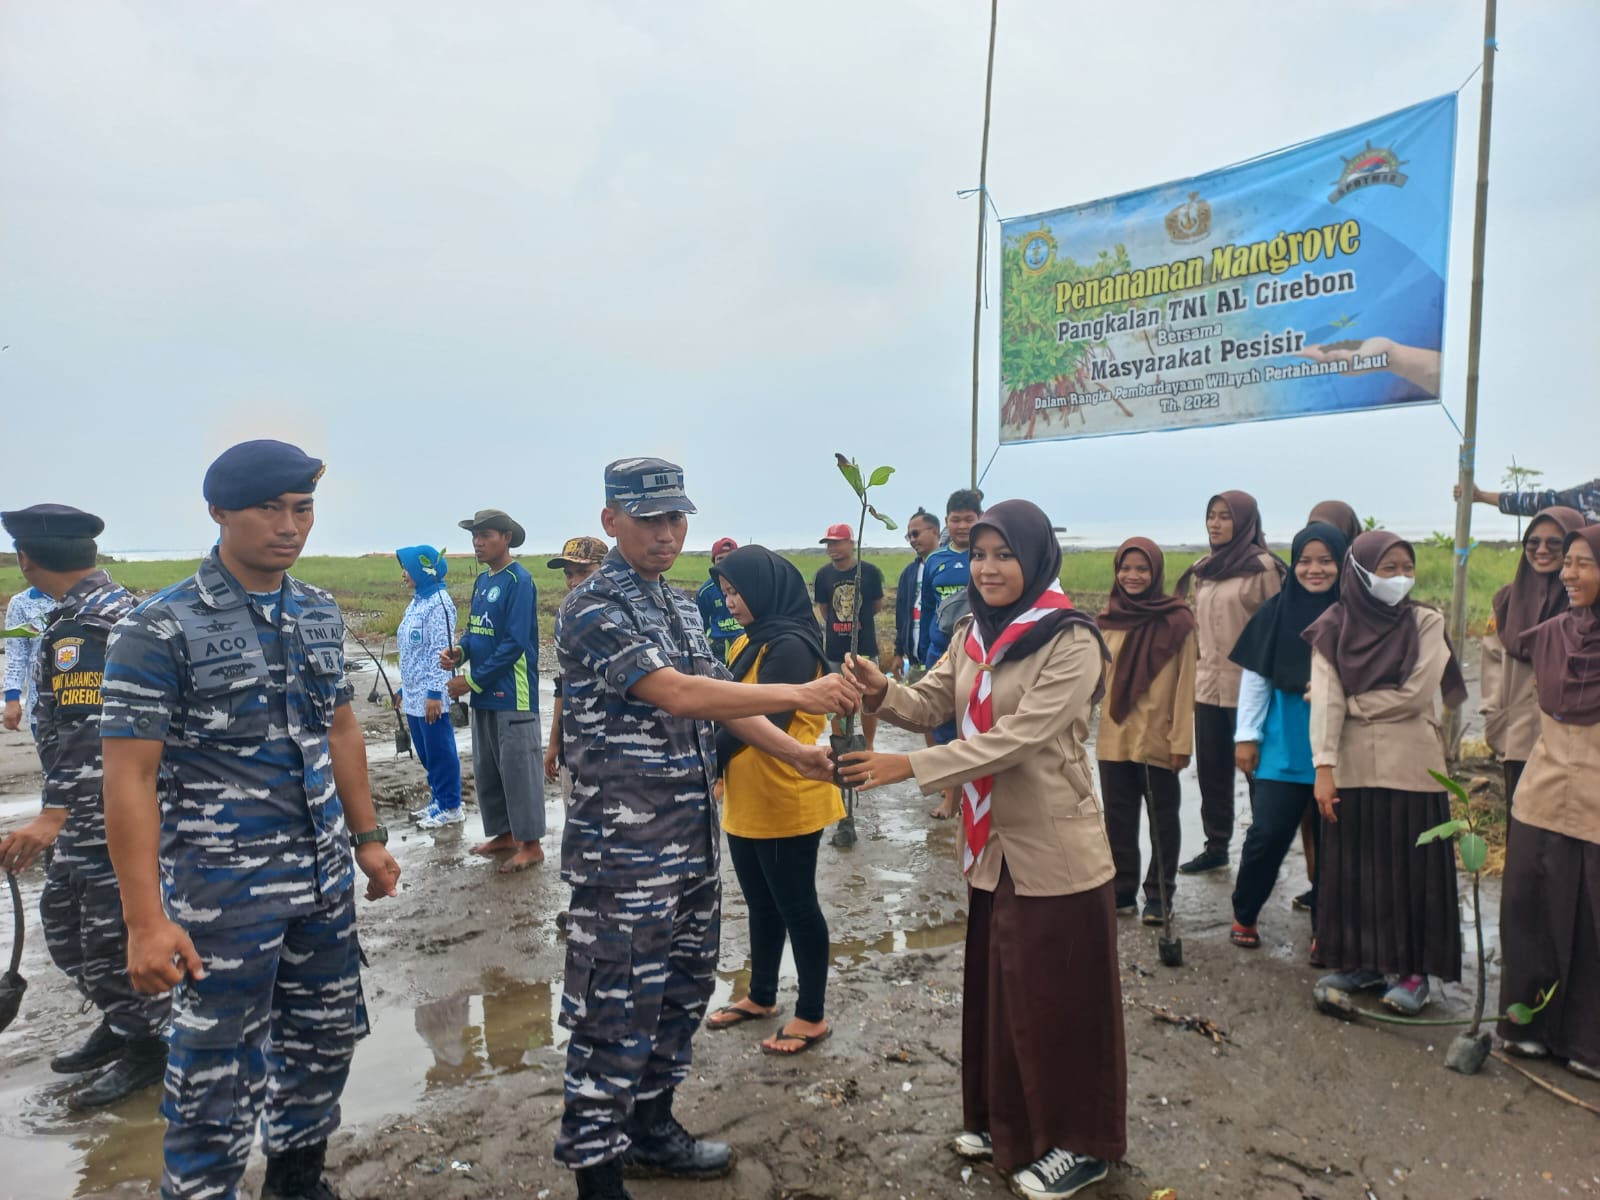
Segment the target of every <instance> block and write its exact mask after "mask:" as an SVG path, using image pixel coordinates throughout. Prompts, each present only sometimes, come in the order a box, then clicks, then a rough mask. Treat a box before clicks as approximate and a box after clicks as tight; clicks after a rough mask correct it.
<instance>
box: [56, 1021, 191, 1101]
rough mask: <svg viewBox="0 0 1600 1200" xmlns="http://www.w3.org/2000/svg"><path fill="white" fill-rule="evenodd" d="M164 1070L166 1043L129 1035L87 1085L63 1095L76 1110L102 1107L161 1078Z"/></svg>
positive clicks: (164, 1072) (152, 1038) (165, 1065)
mask: <svg viewBox="0 0 1600 1200" xmlns="http://www.w3.org/2000/svg"><path fill="white" fill-rule="evenodd" d="M166 1073H167V1044H166V1042H164V1041H162V1040H161V1039H160V1038H158V1037H138V1038H129V1039H128V1040H127V1042H125V1043H124V1049H123V1052H122V1057H121V1058H119V1059H117V1061H116V1062H114V1063H112V1064H111V1065H110V1066H109V1067H107V1068H106V1069H105V1070H104V1071H102V1072H101V1073H100V1077H99V1078H98V1079H96V1080H95V1081H94V1082H93V1083H91V1084H90V1085H89V1086H88V1087H85V1088H80V1089H78V1090H77V1091H76V1092H74V1093H73V1094H72V1095H70V1096H68V1097H67V1107H68V1108H70V1109H73V1110H74V1111H76V1112H83V1111H84V1110H85V1109H90V1108H104V1107H105V1106H106V1105H108V1104H115V1103H116V1102H117V1101H118V1100H123V1099H126V1098H127V1097H129V1096H131V1095H133V1094H134V1093H135V1092H142V1091H144V1089H145V1088H147V1087H153V1086H154V1085H155V1084H158V1083H160V1082H161V1080H162V1077H163V1076H165V1075H166Z"/></svg>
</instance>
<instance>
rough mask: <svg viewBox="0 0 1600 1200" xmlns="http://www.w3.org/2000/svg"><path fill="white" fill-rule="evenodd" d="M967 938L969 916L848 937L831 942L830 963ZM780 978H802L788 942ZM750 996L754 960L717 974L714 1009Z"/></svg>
mask: <svg viewBox="0 0 1600 1200" xmlns="http://www.w3.org/2000/svg"><path fill="white" fill-rule="evenodd" d="M966 935H967V916H966V914H965V913H962V914H961V915H960V916H959V917H957V918H956V919H954V920H951V921H946V922H944V923H943V924H940V925H925V926H921V927H919V928H916V929H888V930H885V931H884V932H883V933H881V934H878V935H876V936H874V937H871V938H847V939H845V940H844V941H837V942H830V943H829V944H828V960H829V963H830V964H831V965H832V966H833V967H835V968H837V967H840V966H848V965H851V964H855V963H864V962H866V961H867V960H868V959H870V958H872V957H873V956H874V955H880V954H903V953H905V952H906V951H908V950H934V949H937V948H939V947H941V946H952V945H954V944H955V943H956V942H959V941H961V940H962V939H963V938H965V937H966ZM778 978H779V980H780V981H783V980H794V979H798V978H799V973H798V972H797V971H796V970H795V965H794V952H793V950H792V949H791V947H790V946H789V944H788V943H787V942H785V943H784V946H783V958H782V959H781V960H780V961H779V963H778ZM749 994H750V960H749V959H748V958H747V959H745V961H744V965H743V966H741V967H739V968H737V969H736V970H732V971H718V972H717V985H716V988H715V989H714V990H713V991H712V993H711V1008H713V1009H715V1008H720V1007H721V1006H722V1005H724V1004H728V1003H731V1002H732V1001H733V1000H736V999H739V998H741V997H744V996H747V995H749Z"/></svg>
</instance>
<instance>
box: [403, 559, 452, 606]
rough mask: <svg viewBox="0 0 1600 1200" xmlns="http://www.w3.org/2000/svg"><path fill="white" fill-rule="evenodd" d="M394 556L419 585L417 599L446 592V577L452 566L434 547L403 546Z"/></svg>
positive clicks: (413, 581)
mask: <svg viewBox="0 0 1600 1200" xmlns="http://www.w3.org/2000/svg"><path fill="white" fill-rule="evenodd" d="M394 556H395V557H396V558H398V559H399V560H400V565H401V566H402V567H404V568H405V571H406V574H407V575H409V576H411V582H412V583H414V584H416V585H417V599H419V600H420V599H422V598H423V597H425V596H431V595H433V594H434V593H435V592H442V591H443V590H444V577H445V576H446V575H448V574H449V573H450V564H449V563H447V562H446V561H445V558H444V555H443V554H440V553H439V551H437V550H435V549H434V548H433V547H432V546H401V547H400V549H398V550H396V551H395V552H394Z"/></svg>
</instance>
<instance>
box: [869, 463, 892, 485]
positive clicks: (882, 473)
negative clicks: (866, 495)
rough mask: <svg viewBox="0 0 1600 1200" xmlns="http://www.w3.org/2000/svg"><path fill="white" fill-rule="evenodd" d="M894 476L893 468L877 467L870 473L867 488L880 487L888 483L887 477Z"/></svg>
mask: <svg viewBox="0 0 1600 1200" xmlns="http://www.w3.org/2000/svg"><path fill="white" fill-rule="evenodd" d="M893 474H894V468H893V467H879V468H878V469H877V470H876V471H874V472H873V473H872V478H871V479H869V480H867V486H868V487H882V486H883V485H884V484H886V483H888V482H889V476H891V475H893Z"/></svg>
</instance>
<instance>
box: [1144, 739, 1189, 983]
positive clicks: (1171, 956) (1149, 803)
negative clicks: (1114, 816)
mask: <svg viewBox="0 0 1600 1200" xmlns="http://www.w3.org/2000/svg"><path fill="white" fill-rule="evenodd" d="M1140 765H1141V766H1143V767H1144V811H1145V816H1146V817H1147V818H1148V819H1149V822H1150V844H1151V845H1152V846H1154V847H1155V853H1156V895H1158V896H1160V897H1161V942H1160V944H1159V946H1158V947H1157V949H1158V951H1159V953H1160V955H1161V965H1162V966H1164V967H1181V966H1183V939H1182V938H1175V937H1173V936H1172V898H1171V897H1170V896H1168V895H1167V863H1166V856H1165V855H1163V854H1162V853H1161V832H1160V830H1159V829H1157V828H1156V801H1155V789H1153V788H1152V787H1151V786H1150V767H1149V764H1140Z"/></svg>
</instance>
